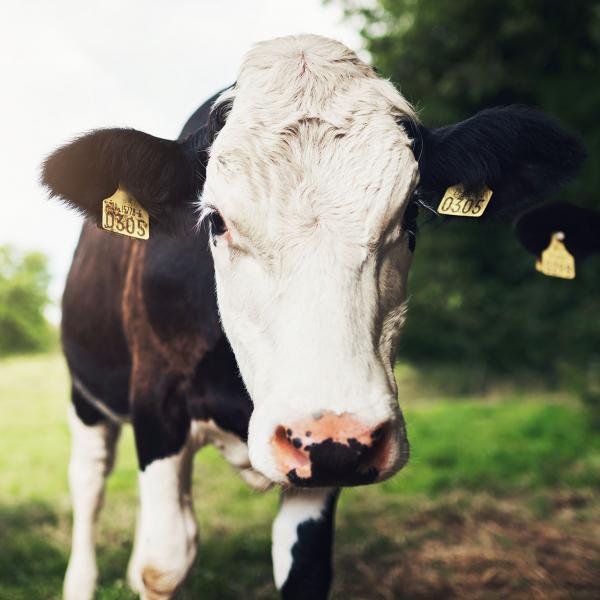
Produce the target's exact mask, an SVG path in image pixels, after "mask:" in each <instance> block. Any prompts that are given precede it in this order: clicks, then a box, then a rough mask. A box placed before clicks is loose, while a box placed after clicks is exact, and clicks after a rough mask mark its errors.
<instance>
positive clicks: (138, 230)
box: [102, 187, 150, 240]
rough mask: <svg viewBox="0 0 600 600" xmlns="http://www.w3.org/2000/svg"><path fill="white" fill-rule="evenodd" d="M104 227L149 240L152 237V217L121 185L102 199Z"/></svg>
mask: <svg viewBox="0 0 600 600" xmlns="http://www.w3.org/2000/svg"><path fill="white" fill-rule="evenodd" d="M102 229H106V231H112V232H113V233H119V234H120V235H126V236H128V237H132V238H137V239H138V240H147V239H148V238H149V237H150V218H149V217H148V212H147V211H146V209H144V208H142V206H141V205H140V204H139V202H138V201H137V200H136V199H135V198H134V197H133V196H131V195H130V194H128V193H127V192H126V191H125V190H124V189H122V188H121V187H119V188H117V191H116V192H115V193H114V194H113V195H112V196H111V197H110V198H106V199H104V200H103V201H102Z"/></svg>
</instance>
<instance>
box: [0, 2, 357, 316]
mask: <svg viewBox="0 0 600 600" xmlns="http://www.w3.org/2000/svg"><path fill="white" fill-rule="evenodd" d="M1 1H2V8H1V9H0V76H1V82H2V92H1V95H0V109H1V110H0V132H1V135H2V141H1V143H0V177H1V181H2V194H1V195H0V244H5V243H10V244H13V245H15V246H16V247H18V248H20V249H36V250H42V251H43V252H45V253H46V254H47V255H48V257H49V259H50V268H51V271H52V275H53V284H52V289H51V294H52V297H53V298H54V299H55V300H57V299H58V298H59V297H60V294H61V291H62V286H63V284H64V278H65V275H66V273H67V270H68V268H69V264H70V261H71V256H72V253H73V249H74V247H75V243H76V241H77V237H78V233H79V229H80V224H81V222H80V218H79V217H78V216H76V215H75V214H74V213H72V212H70V211H68V210H66V209H65V208H64V207H63V206H61V205H60V204H58V203H56V202H51V201H48V200H47V199H46V194H45V192H44V191H43V189H42V188H41V187H40V186H39V184H38V177H39V165H40V163H41V161H42V160H43V158H44V157H45V156H46V155H47V154H48V153H49V152H51V151H52V150H53V149H54V148H56V147H57V146H59V145H61V144H63V143H64V142H66V141H68V140H69V139H71V138H72V137H73V136H75V135H76V134H78V133H80V132H82V131H87V130H89V129H94V128H97V127H115V126H127V127H134V128H136V129H141V130H143V131H147V132H148V133H152V134H154V135H157V136H161V137H166V138H175V137H176V136H177V134H178V133H179V130H180V129H181V127H182V125H183V123H184V122H185V121H186V119H187V118H188V116H189V115H190V114H191V113H192V112H193V111H194V110H195V109H196V108H197V107H198V106H199V105H200V104H201V103H202V102H204V100H206V99H207V98H208V97H209V96H211V95H212V94H213V93H215V92H216V91H218V90H219V89H221V88H223V87H224V86H226V85H227V84H229V83H231V82H233V81H234V80H235V77H236V72H237V69H238V67H239V65H240V62H241V59H242V56H243V54H244V53H245V52H246V51H247V50H248V49H249V47H250V46H251V45H252V44H253V43H254V42H257V41H260V40H264V39H269V38H272V37H278V36H282V35H287V34H291V33H319V34H322V35H327V36H330V37H334V38H336V39H339V40H340V41H342V42H344V43H346V44H347V45H348V46H350V47H351V48H353V49H354V50H360V49H361V42H360V38H359V36H358V34H357V33H356V31H357V28H356V27H355V26H354V27H353V26H352V25H351V24H349V23H348V22H343V21H342V13H341V9H340V8H339V7H338V6H337V5H333V6H331V5H329V6H323V5H322V3H321V0H162V1H161V0H120V1H118V0H104V1H102V2H91V1H85V0H84V1H82V0H1ZM56 315H57V312H56V310H54V311H53V314H52V316H53V317H54V318H56Z"/></svg>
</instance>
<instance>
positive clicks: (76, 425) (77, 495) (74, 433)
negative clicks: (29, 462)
mask: <svg viewBox="0 0 600 600" xmlns="http://www.w3.org/2000/svg"><path fill="white" fill-rule="evenodd" d="M68 419H69V428H70V431H71V460H70V462H69V486H70V488H71V498H72V502H73V536H72V544H71V556H70V558H69V565H68V567H67V572H66V574H65V581H64V585H63V597H64V598H65V600H90V599H91V598H92V597H93V595H94V588H95V586H96V578H97V575H98V569H97V566H96V551H95V540H94V537H95V524H96V518H97V516H98V513H99V511H100V508H101V506H102V501H103V497H104V483H105V481H106V477H107V476H108V474H109V473H110V471H111V469H112V467H113V464H114V458H115V448H116V444H117V440H118V437H119V432H120V428H119V427H118V426H116V425H114V424H113V423H100V424H98V425H93V426H87V425H85V424H84V423H83V422H82V421H81V420H80V419H79V417H78V416H77V414H76V412H75V409H74V407H73V406H72V405H71V406H69V413H68Z"/></svg>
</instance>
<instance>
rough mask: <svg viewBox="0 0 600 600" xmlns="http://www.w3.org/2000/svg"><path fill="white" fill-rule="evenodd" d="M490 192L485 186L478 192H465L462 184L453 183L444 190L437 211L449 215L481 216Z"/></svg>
mask: <svg viewBox="0 0 600 600" xmlns="http://www.w3.org/2000/svg"><path fill="white" fill-rule="evenodd" d="M492 193H493V192H492V190H490V189H489V188H487V187H485V188H483V190H482V191H481V193H479V194H465V192H464V190H463V188H462V186H460V185H453V186H452V187H449V188H448V189H447V190H446V193H445V194H444V197H443V198H442V200H441V202H440V205H439V206H438V209H437V211H438V213H440V214H442V215H449V216H450V217H481V215H482V214H483V211H484V210H485V209H486V207H487V205H488V204H489V203H490V198H491V197H492Z"/></svg>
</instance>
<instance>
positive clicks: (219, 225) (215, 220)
mask: <svg viewBox="0 0 600 600" xmlns="http://www.w3.org/2000/svg"><path fill="white" fill-rule="evenodd" d="M208 224H209V225H210V231H211V233H212V234H213V235H215V236H219V235H224V234H225V233H227V225H226V224H225V221H224V219H223V217H222V216H221V213H220V212H219V211H218V210H213V211H212V212H211V213H210V214H209V215H208Z"/></svg>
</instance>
